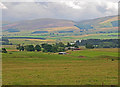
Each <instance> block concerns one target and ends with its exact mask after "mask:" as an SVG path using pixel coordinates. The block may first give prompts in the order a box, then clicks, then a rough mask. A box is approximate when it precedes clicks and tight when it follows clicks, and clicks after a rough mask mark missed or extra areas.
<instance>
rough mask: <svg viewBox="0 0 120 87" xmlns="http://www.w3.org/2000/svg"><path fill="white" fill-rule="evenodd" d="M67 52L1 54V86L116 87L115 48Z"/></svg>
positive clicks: (116, 56) (10, 52)
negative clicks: (90, 86) (100, 86)
mask: <svg viewBox="0 0 120 87" xmlns="http://www.w3.org/2000/svg"><path fill="white" fill-rule="evenodd" d="M68 53H69V54H67V55H58V54H57V53H55V54H54V53H42V52H12V51H9V52H8V53H6V54H2V56H3V59H2V61H3V64H2V67H3V85H117V84H118V59H117V58H118V49H117V48H112V49H111V48H109V49H84V50H80V51H69V52H68ZM112 60H113V61H112Z"/></svg>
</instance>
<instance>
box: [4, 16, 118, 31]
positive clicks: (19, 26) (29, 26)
mask: <svg viewBox="0 0 120 87" xmlns="http://www.w3.org/2000/svg"><path fill="white" fill-rule="evenodd" d="M117 27H118V17H117V16H108V17H102V18H96V19H91V20H85V21H79V22H74V21H71V20H63V19H50V18H43V19H37V20H27V21H20V22H15V23H3V32H21V31H22V32H23V31H31V33H49V32H58V33H73V32H81V31H82V32H83V31H89V30H90V31H91V30H94V31H95V32H97V31H100V32H103V31H117Z"/></svg>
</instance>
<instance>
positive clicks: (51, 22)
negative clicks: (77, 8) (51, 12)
mask: <svg viewBox="0 0 120 87" xmlns="http://www.w3.org/2000/svg"><path fill="white" fill-rule="evenodd" d="M74 24H75V23H74V22H73V21H69V20H62V19H49V18H46V19H37V20H28V21H21V22H15V23H10V24H8V25H6V26H4V27H3V29H4V30H6V29H18V30H36V29H45V28H55V27H72V26H74Z"/></svg>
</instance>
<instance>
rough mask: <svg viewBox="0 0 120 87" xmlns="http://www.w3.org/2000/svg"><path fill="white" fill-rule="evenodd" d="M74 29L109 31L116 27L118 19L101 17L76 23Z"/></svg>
mask: <svg viewBox="0 0 120 87" xmlns="http://www.w3.org/2000/svg"><path fill="white" fill-rule="evenodd" d="M75 26H76V27H78V28H79V29H85V30H88V29H100V28H101V29H102V28H106V29H111V28H114V27H118V17H117V16H108V17H102V18H96V19H91V20H85V21H80V22H76V24H75Z"/></svg>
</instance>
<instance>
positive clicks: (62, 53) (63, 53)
mask: <svg viewBox="0 0 120 87" xmlns="http://www.w3.org/2000/svg"><path fill="white" fill-rule="evenodd" d="M58 54H61V55H65V54H67V53H66V52H59V53H58Z"/></svg>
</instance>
